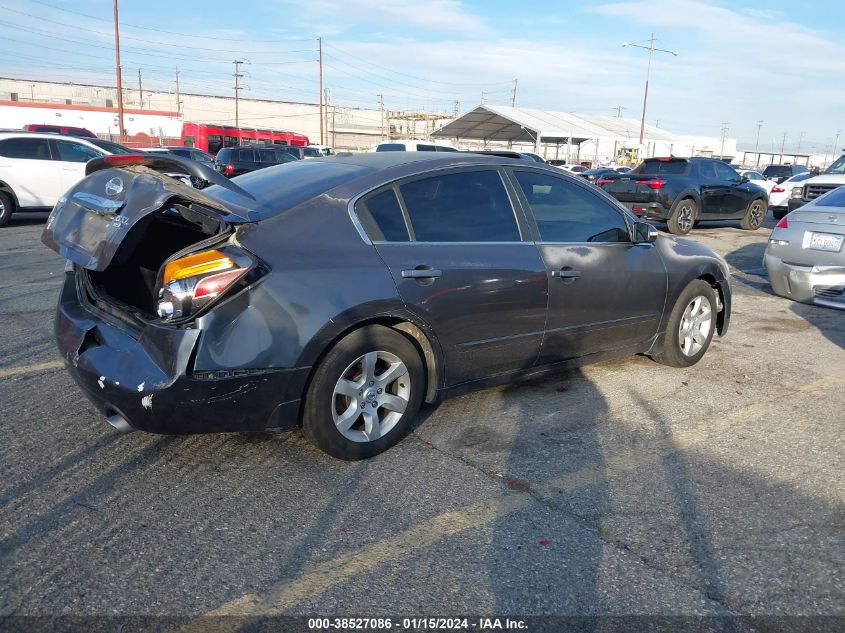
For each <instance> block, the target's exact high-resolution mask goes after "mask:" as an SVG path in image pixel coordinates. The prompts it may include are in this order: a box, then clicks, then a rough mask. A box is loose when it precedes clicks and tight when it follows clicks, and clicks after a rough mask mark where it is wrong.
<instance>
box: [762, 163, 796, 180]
mask: <svg viewBox="0 0 845 633" xmlns="http://www.w3.org/2000/svg"><path fill="white" fill-rule="evenodd" d="M763 175H764V176H767V177H775V178H780V177H782V176H791V175H792V167H790V166H789V165H769V166H768V167H766V169H764V170H763Z"/></svg>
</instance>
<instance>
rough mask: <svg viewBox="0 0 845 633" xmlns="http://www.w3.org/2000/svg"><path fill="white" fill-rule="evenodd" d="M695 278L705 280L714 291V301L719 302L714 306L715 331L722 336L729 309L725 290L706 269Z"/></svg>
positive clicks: (725, 328)
mask: <svg viewBox="0 0 845 633" xmlns="http://www.w3.org/2000/svg"><path fill="white" fill-rule="evenodd" d="M695 279H700V280H701V281H705V282H707V283H708V284H709V285H710V287H711V288H713V290H714V292H715V293H716V301H718V302H719V303H718V305H717V306H716V309H717V314H716V331H717V332H718V333H719V336H723V335H724V334H725V332H726V330H727V324H728V310H730V306H729V301H728V298H727V297H726V295H725V290H724V288H723V287H722V284H721V283H719V280H718V279H717V278H716V275H714V274H713V273H712V272H709V271H708V272H705V273H701V274H699V276H698V277H696V278H695ZM691 281H694V280H691Z"/></svg>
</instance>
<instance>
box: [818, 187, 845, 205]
mask: <svg viewBox="0 0 845 633" xmlns="http://www.w3.org/2000/svg"><path fill="white" fill-rule="evenodd" d="M816 204H819V205H822V206H825V207H845V187H837V188H836V189H834V190H833V191H831V192H830V193H829V194H827V195H826V196H825V197H824V198H822V199H821V200H820V201H819V202H816Z"/></svg>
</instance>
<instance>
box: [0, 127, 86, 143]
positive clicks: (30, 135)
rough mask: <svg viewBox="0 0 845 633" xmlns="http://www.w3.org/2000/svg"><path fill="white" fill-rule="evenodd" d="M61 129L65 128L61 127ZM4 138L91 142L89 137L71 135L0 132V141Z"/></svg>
mask: <svg viewBox="0 0 845 633" xmlns="http://www.w3.org/2000/svg"><path fill="white" fill-rule="evenodd" d="M63 127H66V126H63ZM4 138H46V139H57V138H63V139H68V140H74V141H80V140H81V141H86V142H89V141H90V140H93V139H92V138H91V137H88V138H86V137H84V136H73V135H72V134H51V133H50V132H26V131H20V132H14V131H6V132H0V139H4Z"/></svg>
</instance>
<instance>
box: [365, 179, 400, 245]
mask: <svg viewBox="0 0 845 633" xmlns="http://www.w3.org/2000/svg"><path fill="white" fill-rule="evenodd" d="M363 206H364V209H365V210H366V211H367V212H369V214H370V217H371V218H372V220H373V223H375V227H370V228H369V230H368V233H370V237H371V238H372V239H373V240H374V241H376V242H380V241H387V242H407V241H408V240H409V237H408V227H407V226H405V218H403V217H402V209H401V208H400V207H399V201H398V200H397V199H396V194H395V193H394V191H393V189H387V190H385V191H382V192H381V193H378V194H376V195H374V196H371V197H369V198H367V199H366V200H365V201H364V203H363ZM368 224H369V223H368Z"/></svg>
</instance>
